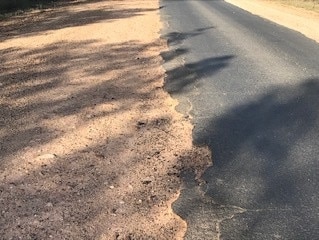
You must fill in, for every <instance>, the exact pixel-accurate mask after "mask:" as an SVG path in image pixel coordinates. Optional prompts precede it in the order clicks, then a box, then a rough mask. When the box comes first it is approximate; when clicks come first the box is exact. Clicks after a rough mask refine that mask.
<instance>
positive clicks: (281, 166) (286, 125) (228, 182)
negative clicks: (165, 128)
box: [174, 78, 319, 239]
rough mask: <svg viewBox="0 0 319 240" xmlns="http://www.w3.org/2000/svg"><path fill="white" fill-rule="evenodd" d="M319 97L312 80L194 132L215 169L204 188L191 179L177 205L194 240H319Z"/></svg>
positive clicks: (236, 109) (266, 96)
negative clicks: (201, 239) (197, 239)
mask: <svg viewBox="0 0 319 240" xmlns="http://www.w3.org/2000/svg"><path fill="white" fill-rule="evenodd" d="M318 97H319V79H318V78H312V79H306V80H304V81H302V82H301V83H300V84H299V85H296V86H292V87H291V86H278V87H275V88H273V89H271V90H269V91H268V92H266V93H265V94H264V95H262V96H259V97H256V99H255V100H253V101H251V102H248V103H246V104H243V105H239V106H235V107H233V108H232V109H230V110H229V111H228V112H227V113H225V114H224V115H222V116H219V117H217V118H215V119H211V120H210V121H209V122H208V123H207V125H206V127H205V129H197V128H196V127H195V129H194V133H193V134H194V142H195V144H198V145H207V146H209V148H210V150H211V151H212V157H213V166H212V167H209V168H208V169H207V170H206V171H205V173H204V174H203V176H202V179H201V182H206V184H204V185H203V186H201V187H199V186H198V183H196V181H194V177H192V175H191V174H190V175H187V176H186V177H185V181H186V183H185V185H186V188H185V190H183V191H182V194H181V196H180V198H179V199H178V200H177V201H176V202H175V203H174V210H175V212H176V213H177V214H179V215H180V216H181V217H182V218H183V219H185V220H186V221H188V222H189V223H191V224H190V227H191V228H190V229H188V234H190V236H197V235H196V234H199V233H197V232H205V231H207V232H208V233H207V234H212V236H213V237H216V236H218V235H220V234H222V236H223V237H224V238H226V239H264V238H267V239H268V238H269V239H272V238H274V235H273V236H270V235H268V234H269V233H273V234H278V236H281V237H282V238H285V239H301V238H307V239H308V238H309V239H312V238H316V236H317V235H318V231H317V229H318V228H317V226H318V219H317V215H318V211H317V209H318V208H317V204H318V195H317V192H318V191H319V187H318V182H319V178H318V175H317V174H316V169H318V161H317V156H318V154H319V152H318V147H317V146H318V139H319V136H318V132H319V131H318V126H319V110H318V104H319V98H318ZM187 182H190V183H193V184H190V183H188V184H187ZM187 186H188V187H187ZM199 189H201V190H199ZM203 194H205V196H203ZM202 220H205V221H208V222H207V223H205V222H203V221H202ZM199 228H203V229H202V230H201V231H199V230H198V229H199ZM205 229H206V230H205ZM207 236H210V235H207ZM260 236H262V238H261V237H260Z"/></svg>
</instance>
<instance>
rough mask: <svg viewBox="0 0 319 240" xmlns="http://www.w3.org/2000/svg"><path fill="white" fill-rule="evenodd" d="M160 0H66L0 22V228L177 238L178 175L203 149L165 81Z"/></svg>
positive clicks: (27, 234) (49, 234)
mask: <svg viewBox="0 0 319 240" xmlns="http://www.w3.org/2000/svg"><path fill="white" fill-rule="evenodd" d="M158 7H159V6H158V1H157V0H131V1H121V0H118V1H117V0H112V1H110V0H108V1H107V0H104V1H103V0H92V1H69V2H66V3H64V4H61V5H58V6H57V7H56V8H54V9H47V10H45V11H33V12H30V13H27V14H24V15H22V16H18V17H12V18H9V19H6V20H4V21H2V22H0V28H1V33H0V59H1V65H0V85H1V88H0V127H1V128H0V236H1V239H180V238H182V236H183V234H184V232H185V228H186V225H185V223H184V222H183V221H182V220H181V219H179V218H178V217H177V216H176V215H175V214H173V213H172V211H171V208H170V204H171V203H172V201H174V199H176V198H177V196H178V193H179V188H180V184H181V182H180V179H179V176H180V174H181V172H183V171H184V170H188V169H197V171H200V169H204V168H205V166H206V165H207V164H208V163H209V162H210V156H209V153H208V151H207V150H205V149H199V148H195V147H194V146H193V145H192V141H191V131H192V127H191V124H190V123H189V121H188V120H187V119H186V118H184V117H183V116H182V115H180V114H178V113H176V111H175V110H174V107H175V106H176V104H177V103H176V102H175V101H174V100H172V99H171V98H170V97H169V96H168V94H166V93H165V92H164V91H163V89H162V87H163V79H164V70H163V68H162V67H161V63H162V59H161V57H160V55H159V53H160V52H161V51H166V50H167V49H166V43H165V42H164V41H163V40H160V39H159V30H160V28H161V25H160V20H159V11H158ZM198 174H200V172H198Z"/></svg>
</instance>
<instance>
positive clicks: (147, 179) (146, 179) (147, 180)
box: [142, 178, 152, 185]
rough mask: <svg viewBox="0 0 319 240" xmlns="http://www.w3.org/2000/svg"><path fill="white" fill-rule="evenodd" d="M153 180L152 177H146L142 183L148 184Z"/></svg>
mask: <svg viewBox="0 0 319 240" xmlns="http://www.w3.org/2000/svg"><path fill="white" fill-rule="evenodd" d="M151 182H152V179H151V178H145V179H143V180H142V183H143V184H145V185H148V184H150V183H151Z"/></svg>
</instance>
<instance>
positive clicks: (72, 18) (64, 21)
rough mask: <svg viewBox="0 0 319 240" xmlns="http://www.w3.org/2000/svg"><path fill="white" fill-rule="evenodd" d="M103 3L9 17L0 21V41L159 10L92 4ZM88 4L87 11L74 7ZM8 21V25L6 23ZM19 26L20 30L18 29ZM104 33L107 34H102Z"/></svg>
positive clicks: (90, 3) (56, 8)
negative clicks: (94, 5) (93, 6)
mask: <svg viewBox="0 0 319 240" xmlns="http://www.w3.org/2000/svg"><path fill="white" fill-rule="evenodd" d="M99 2H102V1H85V2H80V3H77V4H75V3H72V2H71V3H68V4H66V3H64V4H63V5H61V6H60V5H58V6H56V7H55V8H54V9H52V10H46V11H42V12H31V13H30V14H29V15H22V16H18V17H11V18H8V19H5V20H4V21H3V22H0V24H1V23H2V24H1V25H3V26H1V25H0V26H1V27H2V28H3V29H4V31H3V32H2V33H1V34H0V40H1V41H5V40H7V39H10V38H18V37H29V36H34V35H39V34H48V31H54V30H59V29H64V28H69V27H79V26H85V25H89V24H94V23H99V22H110V21H115V20H118V19H123V18H130V17H134V16H140V15H143V14H144V13H145V12H149V11H156V10H158V9H149V8H122V9H121V1H114V2H115V4H116V5H117V6H119V7H114V8H111V7H109V6H105V5H103V2H102V3H101V6H100V7H99V8H98V9H96V8H94V9H90V8H92V6H91V5H93V4H97V3H99ZM79 4H81V5H82V6H81V7H83V5H87V6H86V7H87V10H79V9H77V5H79ZM9 21H11V22H9ZM17 25H19V27H17ZM105 34H107V32H106V33H105Z"/></svg>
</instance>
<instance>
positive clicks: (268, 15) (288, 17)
mask: <svg viewBox="0 0 319 240" xmlns="http://www.w3.org/2000/svg"><path fill="white" fill-rule="evenodd" d="M226 2H228V3H231V4H233V5H235V6H237V7H240V8H242V9H245V10H246V11H248V12H251V13H253V14H255V15H258V16H261V17H263V18H265V19H268V20H270V21H273V22H275V23H277V24H279V25H282V26H285V27H287V28H290V29H293V30H295V31H297V32H300V33H302V34H304V35H305V36H306V37H308V38H310V39H313V40H315V41H316V42H318V43H319V31H318V26H319V13H318V12H315V11H311V10H306V9H302V8H297V7H293V6H289V5H286V4H283V3H281V2H277V1H269V0H268V1H267V0H255V1H250V0H226Z"/></svg>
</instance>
